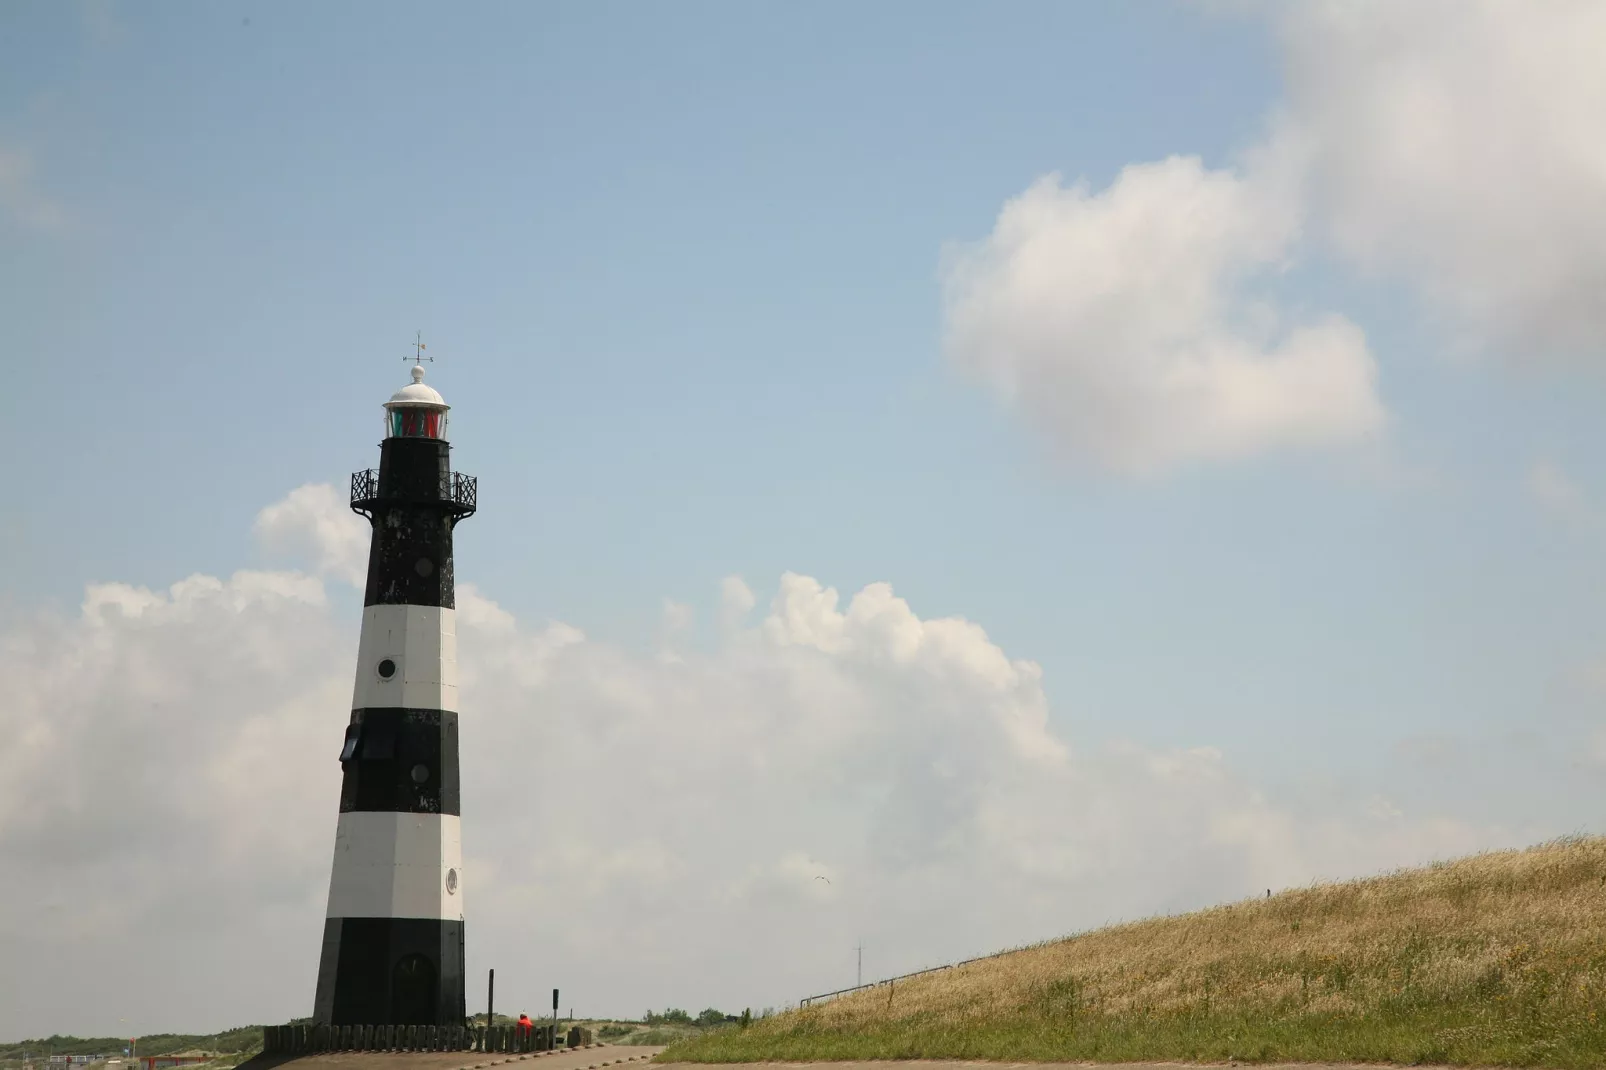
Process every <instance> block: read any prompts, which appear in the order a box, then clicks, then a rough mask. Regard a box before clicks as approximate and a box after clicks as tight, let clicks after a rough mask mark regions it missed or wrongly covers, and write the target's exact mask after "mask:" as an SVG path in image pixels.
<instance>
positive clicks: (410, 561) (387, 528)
mask: <svg viewBox="0 0 1606 1070" xmlns="http://www.w3.org/2000/svg"><path fill="white" fill-rule="evenodd" d="M365 475H366V473H358V477H357V478H354V479H353V489H352V508H353V509H356V510H357V511H358V512H361V513H365V514H367V515H368V517H369V519H370V520H371V521H372V523H373V528H374V534H373V539H372V541H371V542H370V543H369V550H368V586H367V590H366V591H365V592H364V595H363V604H364V605H369V606H382V605H408V606H440V607H442V608H445V609H452V608H455V606H456V604H457V603H456V595H455V592H454V590H453V579H452V529H453V528H454V527H455V526H456V525H457V522H458V521H459V520H461V519H463V518H464V517H466V516H468V515H469V514H471V513H472V512H473V511H474V505H475V502H474V490H475V484H474V481H473V480H472V479H469V478H466V477H463V476H458V475H455V474H454V473H453V472H452V470H451V445H450V443H448V442H446V441H444V440H442V439H432V438H387V439H386V440H385V441H384V443H383V444H382V445H381V446H380V447H379V475H378V479H377V480H376V481H375V482H374V484H373V485H372V486H370V487H367V488H366V489H363V488H360V487H359V480H360V479H361V478H362V477H363V476H365Z"/></svg>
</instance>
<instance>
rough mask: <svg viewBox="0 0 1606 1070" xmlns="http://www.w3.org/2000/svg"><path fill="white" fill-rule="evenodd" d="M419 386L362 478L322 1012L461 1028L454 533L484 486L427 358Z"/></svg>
mask: <svg viewBox="0 0 1606 1070" xmlns="http://www.w3.org/2000/svg"><path fill="white" fill-rule="evenodd" d="M422 348H423V347H422V346H419V351H420V352H422ZM412 378H413V381H412V382H411V383H410V384H409V385H407V386H405V387H403V388H402V389H401V390H398V391H397V392H396V393H395V394H394V395H392V396H391V399H390V400H389V401H387V402H385V405H384V408H385V438H384V441H383V442H382V443H381V444H380V447H379V468H378V470H377V471H375V470H374V469H368V470H367V471H363V472H357V473H355V474H354V475H353V476H352V477H351V508H352V509H353V510H354V511H355V512H357V513H360V514H362V515H363V516H365V517H367V518H368V521H369V523H370V524H371V525H372V527H373V538H372V541H371V542H370V543H369V550H368V582H367V589H366V591H365V593H364V595H363V611H362V637H361V639H360V640H359V641H358V644H357V684H356V687H355V689H354V691H353V693H352V699H351V720H350V722H349V724H348V725H347V727H346V735H345V740H344V742H343V743H342V745H341V748H340V768H341V773H342V778H341V787H340V818H339V821H338V823H337V824H336V826H335V858H334V867H333V870H332V872H331V874H330V878H329V908H328V912H327V914H326V915H325V920H324V929H323V952H322V955H321V957H320V959H319V963H318V985H317V990H316V996H315V998H314V1004H313V1019H314V1021H316V1022H318V1023H322V1024H327V1025H334V1026H340V1025H452V1026H456V1025H462V1024H463V1020H464V1011H465V1004H464V985H463V981H464V977H463V891H464V879H463V860H462V831H461V821H462V818H461V812H462V807H461V801H460V792H459V787H458V785H459V781H458V769H457V747H458V736H457V713H458V710H457V623H456V620H455V617H456V610H455V608H454V607H455V599H454V597H453V591H452V531H453V529H454V528H455V527H456V526H457V522H458V521H459V520H462V519H464V518H465V517H467V516H469V515H471V514H472V513H473V512H474V509H475V504H476V490H477V488H476V484H475V481H474V479H473V478H472V477H469V476H464V475H460V474H459V473H456V472H453V471H452V469H451V446H450V445H449V444H448V442H447V439H446V414H447V410H448V409H449V408H450V406H448V405H447V404H446V401H445V399H443V398H442V397H441V396H440V394H439V393H438V392H436V391H435V390H434V389H433V388H431V387H429V386H426V385H425V384H424V366H423V365H422V364H421V363H418V362H417V360H416V359H415V361H414V364H413V368H412Z"/></svg>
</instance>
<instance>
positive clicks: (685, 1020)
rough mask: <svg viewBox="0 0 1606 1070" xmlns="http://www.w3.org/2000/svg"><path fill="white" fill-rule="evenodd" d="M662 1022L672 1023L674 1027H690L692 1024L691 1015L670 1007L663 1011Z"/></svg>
mask: <svg viewBox="0 0 1606 1070" xmlns="http://www.w3.org/2000/svg"><path fill="white" fill-rule="evenodd" d="M663 1020H664V1021H666V1022H672V1023H674V1024H675V1025H691V1024H692V1020H691V1015H689V1014H687V1013H686V1012H685V1011H683V1010H681V1009H680V1008H679V1007H670V1008H668V1009H667V1010H665V1011H664V1017H663Z"/></svg>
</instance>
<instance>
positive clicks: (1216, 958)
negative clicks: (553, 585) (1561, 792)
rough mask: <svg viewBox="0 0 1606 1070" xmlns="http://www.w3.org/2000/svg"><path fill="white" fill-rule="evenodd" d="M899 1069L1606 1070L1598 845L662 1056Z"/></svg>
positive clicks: (1238, 919) (1289, 909)
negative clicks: (1416, 1069)
mask: <svg viewBox="0 0 1606 1070" xmlns="http://www.w3.org/2000/svg"><path fill="white" fill-rule="evenodd" d="M910 1058H927V1059H932V1058H949V1059H1003V1060H1020V1061H1049V1060H1064V1061H1081V1060H1088V1061H1098V1062H1128V1061H1139V1060H1198V1061H1218V1060H1238V1061H1245V1062H1267V1061H1281V1060H1288V1061H1302V1062H1325V1061H1345V1062H1383V1063H1401V1064H1417V1063H1441V1064H1443V1063H1448V1064H1457V1065H1468V1066H1470V1065H1483V1066H1545V1067H1560V1068H1567V1070H1572V1068H1585V1067H1606V839H1599V838H1593V839H1583V838H1578V839H1570V840H1566V841H1562V842H1557V843H1553V844H1547V845H1544V846H1542V847H1538V848H1534V849H1532V850H1528V851H1517V852H1503V853H1498V854H1486V855H1479V856H1476V857H1474V858H1469V859H1463V860H1461V861H1459V862H1455V863H1449V864H1445V865H1439V866H1433V867H1430V868H1427V869H1420V870H1410V871H1403V872H1400V873H1395V874H1391V875H1389V876H1386V877H1378V878H1374V879H1371V880H1365V881H1352V882H1347V883H1343V884H1328V885H1319V886H1316V887H1312V888H1307V889H1301V890H1298V891H1293V892H1286V893H1284V894H1282V895H1279V896H1274V897H1271V898H1267V899H1255V900H1248V901H1245V902H1243V903H1238V904H1233V905H1230V906H1224V907H1217V908H1215V909H1212V910H1206V911H1201V912H1199V913H1196V914H1188V915H1183V916H1181V917H1174V918H1159V919H1153V920H1149V921H1144V922H1138V923H1134V924H1130V925H1122V926H1116V927H1112V928H1108V929H1102V930H1099V931H1096V932H1091V933H1085V934H1082V935H1079V936H1075V937H1071V938H1070V939H1066V940H1057V941H1053V942H1051V943H1045V944H1041V945H1038V946H1036V947H1031V948H1025V949H1022V950H1019V951H1014V952H1010V953H1007V954H1002V955H999V956H996V957H994V958H991V959H985V960H982V961H980V962H975V963H971V964H968V965H966V966H963V967H960V968H957V969H953V970H946V971H942V972H939V973H934V974H928V975H925V976H923V977H917V978H911V979H909V980H908V981H904V982H899V983H897V984H895V985H893V986H891V987H890V988H889V987H887V986H881V987H878V988H874V989H870V990H868V991H865V992H861V993H856V994H854V995H851V996H843V997H839V998H837V999H835V1000H832V1001H830V1002H826V1003H822V1004H819V1005H815V1006H811V1007H807V1008H803V1009H800V1010H795V1011H789V1012H787V1013H784V1014H780V1015H775V1016H773V1017H769V1018H765V1019H762V1020H760V1021H757V1022H754V1023H753V1025H752V1026H751V1027H749V1028H747V1029H745V1030H729V1029H727V1030H721V1031H718V1032H714V1033H709V1034H706V1035H704V1036H701V1037H697V1038H693V1039H689V1040H686V1041H683V1042H681V1043H677V1044H675V1045H673V1046H672V1047H671V1048H670V1049H669V1050H668V1051H666V1052H665V1053H664V1054H663V1055H662V1056H660V1059H661V1060H662V1061H671V1060H674V1061H690V1062H754V1061H761V1060H781V1061H816V1060H831V1059H842V1060H846V1059H910Z"/></svg>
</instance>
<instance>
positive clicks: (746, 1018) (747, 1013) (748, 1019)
mask: <svg viewBox="0 0 1606 1070" xmlns="http://www.w3.org/2000/svg"><path fill="white" fill-rule="evenodd" d="M752 1024H753V1008H751V1007H743V1008H742V1028H743V1029H746V1028H747V1027H748V1026H750V1025H752Z"/></svg>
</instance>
